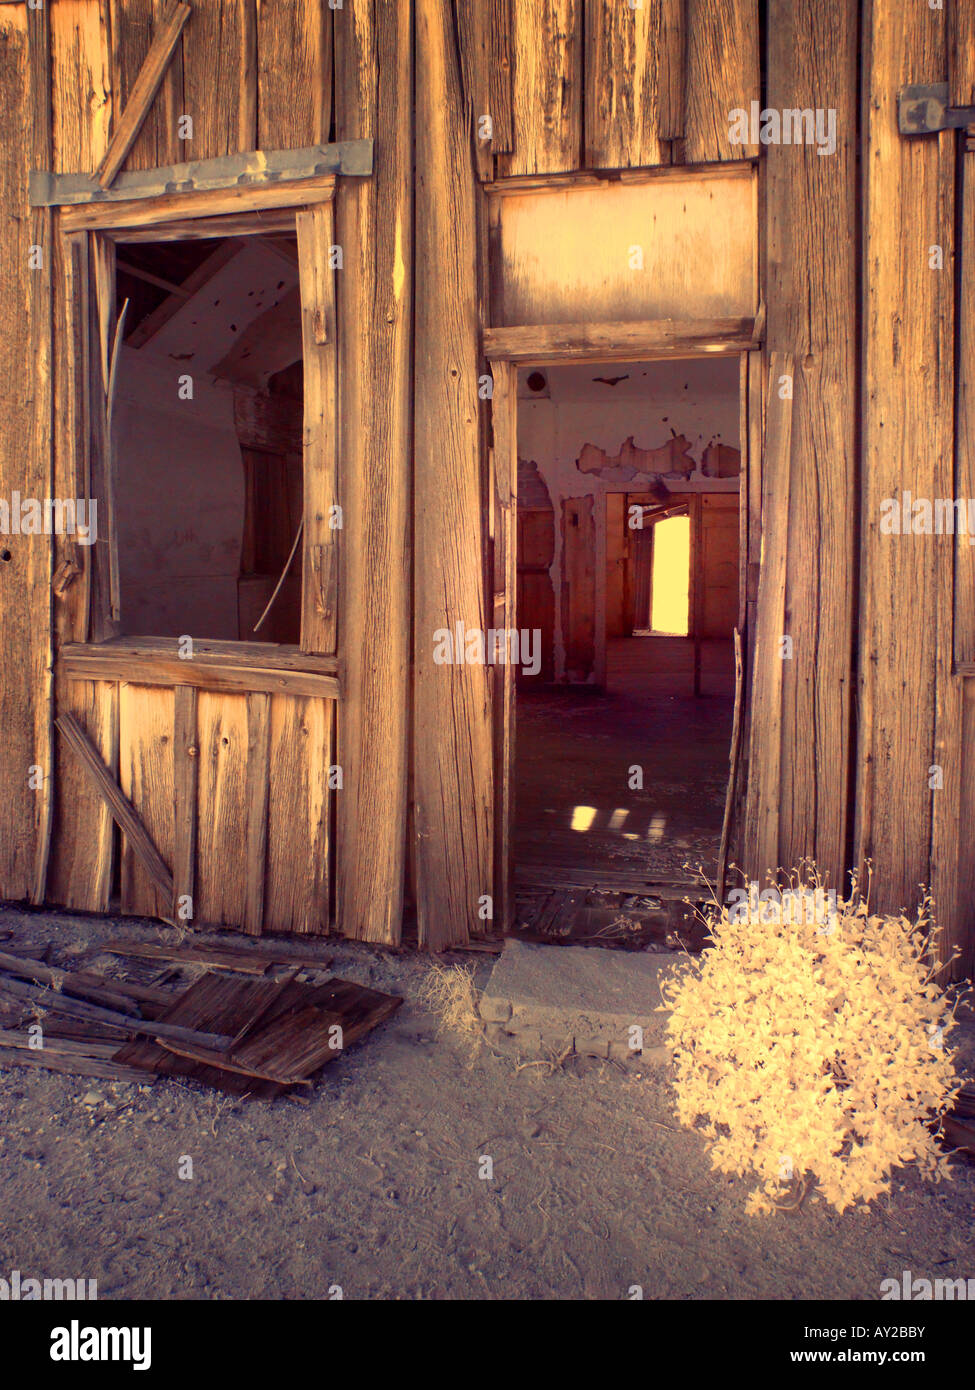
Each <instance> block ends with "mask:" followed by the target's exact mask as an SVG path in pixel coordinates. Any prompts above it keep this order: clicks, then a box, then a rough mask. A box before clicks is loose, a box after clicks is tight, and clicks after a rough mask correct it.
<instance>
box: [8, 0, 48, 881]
mask: <svg viewBox="0 0 975 1390" xmlns="http://www.w3.org/2000/svg"><path fill="white" fill-rule="evenodd" d="M45 45H46V21H45V17H44V16H38V15H34V14H32V13H31V12H25V11H24V10H22V9H19V8H18V9H14V10H11V11H9V12H8V13H5V14H3V15H2V16H0V100H2V102H3V108H4V111H5V113H6V119H7V122H8V129H9V134H8V138H7V140H6V141H5V143H4V148H3V150H2V152H0V197H2V200H3V209H4V218H3V225H2V229H0V312H2V314H3V320H2V321H3V324H4V334H3V341H2V343H0V367H2V369H3V370H2V381H0V396H2V403H3V419H4V430H3V437H2V439H0V481H2V485H3V493H2V495H3V496H4V497H6V498H10V497H11V496H12V494H13V493H15V492H19V493H20V494H21V496H23V497H37V498H44V497H47V496H48V495H49V490H50V488H51V485H52V475H51V439H50V432H51V414H50V413H51V394H50V393H51V359H50V352H51V324H50V316H51V300H50V294H51V277H52V274H53V265H52V261H53V256H54V246H53V243H52V238H51V234H50V233H51V217H50V213H44V212H40V211H39V210H34V211H28V206H27V176H28V172H29V169H30V167H31V165H32V163H33V161H34V160H36V159H38V158H44V157H48V156H47V155H46V153H45V151H46V149H47V142H48V134H49V131H50V119H49V112H48V107H47V102H46V100H45V97H46V93H45V92H44V90H43V83H44V81H45V77H44V71H45V66H46V49H45ZM32 246H37V247H40V251H39V252H35V253H34V255H35V256H38V255H39V256H40V257H41V260H40V263H39V264H36V265H33V266H32V257H31V247H32ZM50 593H51V538H50V537H49V536H43V535H36V536H35V535H22V534H13V533H11V534H9V535H3V536H0V643H2V650H3V651H4V653H5V655H6V658H7V659H6V661H5V663H4V674H3V679H2V681H0V720H2V723H0V728H2V729H3V744H4V753H3V758H2V760H0V794H2V797H3V807H4V825H3V829H2V832H0V892H2V893H3V895H4V896H6V897H10V898H15V899H21V898H32V897H36V894H37V888H38V880H39V878H40V877H43V874H44V872H45V869H46V854H45V844H46V836H47V825H48V820H49V815H50V795H51V790H52V788H51V773H52V767H51V747H52V742H51V733H50V723H49V721H50V694H49V679H50V677H49V672H50V665H51V663H50V655H49V652H50V642H51V613H50ZM36 769H39V770H40V771H39V772H38V771H37V770H36ZM39 779H40V780H39ZM32 782H33V783H34V786H32V785H31V783H32Z"/></svg>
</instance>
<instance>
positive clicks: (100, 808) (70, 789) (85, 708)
mask: <svg viewBox="0 0 975 1390" xmlns="http://www.w3.org/2000/svg"><path fill="white" fill-rule="evenodd" d="M57 700H58V710H59V711H67V712H69V713H71V714H73V715H74V716H75V718H76V719H77V720H78V722H79V723H80V724H81V726H82V728H83V729H84V731H85V733H86V734H87V735H88V737H89V739H90V740H91V742H92V743H93V744H94V745H95V747H96V748H97V749H98V751H99V753H100V754H101V755H102V758H103V759H104V761H105V765H106V767H107V768H108V769H109V771H110V772H111V773H112V775H113V776H115V777H117V776H118V765H119V761H118V745H119V729H118V686H117V685H116V684H115V683H114V682H113V681H70V682H69V681H65V682H63V683H62V684H60V686H59V689H58V694H57ZM72 763H74V764H75V765H76V766H75V768H74V769H73V768H72ZM77 764H78V758H77V755H76V754H74V753H73V752H72V750H71V749H70V748H66V747H64V742H63V740H61V739H59V740H58V758H57V780H56V784H55V815H54V835H53V841H52V854H51V863H50V868H49V872H48V880H47V894H46V898H47V901H48V902H51V903H57V904H58V906H60V907H68V908H72V909H74V910H75V911H76V912H107V911H108V906H109V896H110V893H111V887H112V866H113V851H114V844H115V835H114V822H113V820H112V817H111V814H110V812H109V810H108V807H107V806H106V805H105V802H104V801H103V800H102V798H101V797H100V796H99V795H98V793H97V791H96V790H95V789H94V787H93V786H92V783H91V779H90V777H85V776H84V774H83V772H81V774H80V775H79V770H78V768H77Z"/></svg>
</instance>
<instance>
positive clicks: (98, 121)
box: [49, 0, 112, 174]
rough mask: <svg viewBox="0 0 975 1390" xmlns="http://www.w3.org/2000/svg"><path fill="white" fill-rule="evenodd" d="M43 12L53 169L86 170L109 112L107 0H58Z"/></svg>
mask: <svg viewBox="0 0 975 1390" xmlns="http://www.w3.org/2000/svg"><path fill="white" fill-rule="evenodd" d="M49 12H50V16H51V63H52V101H53V111H54V172H55V173H59V174H61V173H80V172H85V171H88V172H90V171H91V170H92V169H94V168H96V167H97V165H98V163H99V161H100V160H101V158H102V156H103V155H104V153H105V150H106V148H107V147H108V134H109V126H110V124H111V118H112V74H111V58H110V43H109V35H110V33H111V18H110V11H109V0H64V3H61V0H59V3H58V4H56V5H51V6H50V9H49Z"/></svg>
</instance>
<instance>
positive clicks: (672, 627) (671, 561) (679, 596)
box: [650, 516, 691, 637]
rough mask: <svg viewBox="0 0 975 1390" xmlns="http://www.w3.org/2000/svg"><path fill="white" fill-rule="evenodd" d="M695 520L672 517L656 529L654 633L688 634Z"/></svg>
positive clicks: (659, 523)
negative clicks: (693, 524)
mask: <svg viewBox="0 0 975 1390" xmlns="http://www.w3.org/2000/svg"><path fill="white" fill-rule="evenodd" d="M690 579H691V520H690V517H687V516H670V517H668V518H667V519H666V521H658V522H657V524H656V526H655V527H654V528H653V606H652V611H651V614H650V625H651V627H652V628H653V631H654V632H666V633H672V634H674V635H675V636H677V637H686V636H687V626H688V613H689V610H690Z"/></svg>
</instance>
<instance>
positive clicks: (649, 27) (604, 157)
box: [584, 0, 670, 169]
mask: <svg viewBox="0 0 975 1390" xmlns="http://www.w3.org/2000/svg"><path fill="white" fill-rule="evenodd" d="M663 9H664V0H643V3H642V5H641V6H640V7H639V8H638V9H632V8H631V7H630V6H629V5H628V4H625V3H624V4H620V3H619V0H584V10H585V44H586V48H585V54H586V61H585V72H586V93H585V164H586V167H587V168H590V169H622V168H626V167H627V166H628V165H644V164H665V163H667V162H668V159H669V153H670V152H669V147H667V148H665V147H664V146H663V145H662V143H661V141H662V136H661V133H660V120H659V115H660V84H661V73H660V65H661V61H662V59H663V56H664V48H663V43H662V40H663V33H662V26H663ZM668 138H670V137H668Z"/></svg>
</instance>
